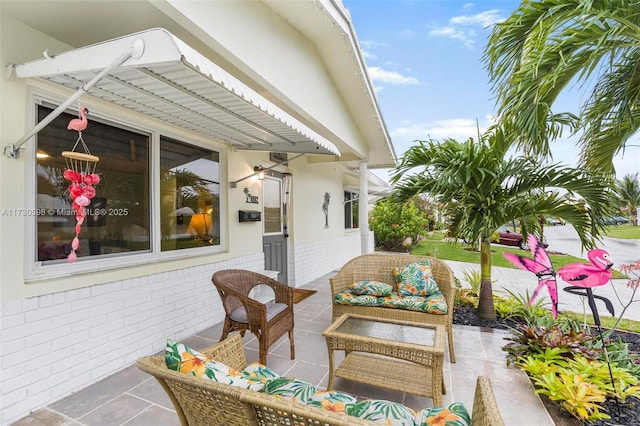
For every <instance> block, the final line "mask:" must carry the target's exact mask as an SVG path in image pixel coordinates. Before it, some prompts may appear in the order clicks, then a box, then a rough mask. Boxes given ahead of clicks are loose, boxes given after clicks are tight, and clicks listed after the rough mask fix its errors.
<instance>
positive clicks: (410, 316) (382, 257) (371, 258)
mask: <svg viewBox="0 0 640 426" xmlns="http://www.w3.org/2000/svg"><path fill="white" fill-rule="evenodd" d="M423 260H429V261H430V262H431V269H432V273H433V277H434V278H435V281H436V283H437V284H438V287H439V288H440V291H441V292H442V294H443V296H444V298H445V301H446V303H447V313H446V314H444V315H439V314H432V313H426V312H418V311H410V310H405V309H396V308H387V307H377V306H357V305H341V304H337V303H336V302H335V298H336V295H337V294H338V293H341V292H344V291H345V290H347V289H349V287H350V286H351V284H353V283H355V282H359V281H363V280H374V281H380V282H384V283H387V284H390V285H393V286H395V278H394V276H393V268H396V267H401V266H405V265H408V264H411V263H416V262H420V261H423ZM330 283H331V296H332V301H333V303H332V306H333V320H334V321H335V320H336V319H337V318H339V317H340V316H341V315H342V314H346V313H353V314H359V315H367V316H371V317H375V318H391V319H399V320H403V321H415V322H423V323H428V324H436V325H438V324H439V325H444V326H445V328H446V329H447V337H448V341H449V358H450V360H451V362H456V357H455V353H454V350H453V330H452V327H453V306H454V299H455V292H456V289H455V283H454V279H453V272H452V271H451V268H449V266H447V264H446V263H444V262H442V261H441V260H438V259H435V258H432V257H427V256H413V255H409V254H379V253H373V254H365V255H362V256H358V257H355V258H353V259H351V260H350V261H349V262H347V263H346V264H345V265H344V266H343V267H342V268H341V269H340V271H339V272H338V273H337V274H336V275H335V276H334V277H333V278H331V279H330Z"/></svg>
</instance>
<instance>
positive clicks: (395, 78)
mask: <svg viewBox="0 0 640 426" xmlns="http://www.w3.org/2000/svg"><path fill="white" fill-rule="evenodd" d="M368 71H369V76H370V77H371V79H372V80H373V81H376V82H382V83H389V84H419V83H420V82H419V81H418V79H417V78H415V77H409V76H405V75H402V74H400V73H399V72H396V71H388V70H385V69H382V68H380V67H368Z"/></svg>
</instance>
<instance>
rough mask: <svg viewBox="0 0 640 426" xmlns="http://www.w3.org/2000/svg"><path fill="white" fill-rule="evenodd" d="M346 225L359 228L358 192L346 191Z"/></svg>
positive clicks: (346, 226) (349, 227) (347, 227)
mask: <svg viewBox="0 0 640 426" xmlns="http://www.w3.org/2000/svg"><path fill="white" fill-rule="evenodd" d="M344 227H345V229H355V228H358V194H357V193H355V192H350V191H344Z"/></svg>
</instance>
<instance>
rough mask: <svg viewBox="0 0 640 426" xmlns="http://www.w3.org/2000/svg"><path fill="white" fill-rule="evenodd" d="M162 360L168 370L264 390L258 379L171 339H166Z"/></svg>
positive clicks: (245, 387)
mask: <svg viewBox="0 0 640 426" xmlns="http://www.w3.org/2000/svg"><path fill="white" fill-rule="evenodd" d="M164 358H165V363H166V364H167V368H169V369H170V370H174V371H179V372H181V373H185V374H190V375H192V376H196V377H199V378H202V379H207V380H213V381H215V382H218V383H224V384H227V385H232V386H238V387H241V388H244V389H250V390H254V391H260V390H262V389H263V388H264V383H263V382H262V381H260V380H259V379H253V378H251V377H249V376H245V375H243V374H242V373H241V372H239V371H237V370H234V369H233V368H231V367H229V366H227V365H226V364H223V363H222V362H218V361H214V360H213V359H211V358H209V357H208V356H206V355H203V354H201V353H200V352H198V351H196V350H195V349H191V348H190V347H188V346H186V345H185V344H183V343H176V342H174V341H173V340H171V339H167V347H166V350H165V354H164Z"/></svg>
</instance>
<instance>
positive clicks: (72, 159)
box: [62, 107, 100, 263]
mask: <svg viewBox="0 0 640 426" xmlns="http://www.w3.org/2000/svg"><path fill="white" fill-rule="evenodd" d="M88 112H89V111H88V110H87V109H86V108H85V107H80V118H74V119H73V120H71V121H69V124H68V125H67V130H75V131H77V132H78V139H77V140H76V143H75V145H73V148H72V149H71V151H63V152H62V156H63V157H64V158H65V161H66V163H67V168H66V170H65V171H64V174H63V176H64V178H65V179H67V180H68V181H70V182H71V184H70V185H69V188H68V190H69V198H71V200H72V201H73V203H72V204H71V207H72V208H73V210H74V211H75V215H76V227H75V237H74V238H73V240H72V241H71V253H69V255H68V256H67V261H68V262H69V263H73V262H75V261H76V259H77V257H78V256H77V255H76V251H77V250H78V247H79V246H80V240H79V239H78V235H79V234H80V230H81V228H82V224H83V222H84V218H85V216H86V210H85V208H86V207H87V206H88V205H89V204H90V203H91V200H92V199H93V197H95V195H96V190H95V188H94V185H96V184H98V182H100V176H98V175H97V174H96V173H95V168H96V163H97V162H98V161H99V160H100V158H99V157H96V156H95V155H91V152H90V151H89V148H87V145H86V144H85V143H84V139H82V131H83V130H85V129H86V128H87V125H88V124H89V122H88V120H87V113H88ZM76 150H78V151H76ZM80 150H82V151H80Z"/></svg>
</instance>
